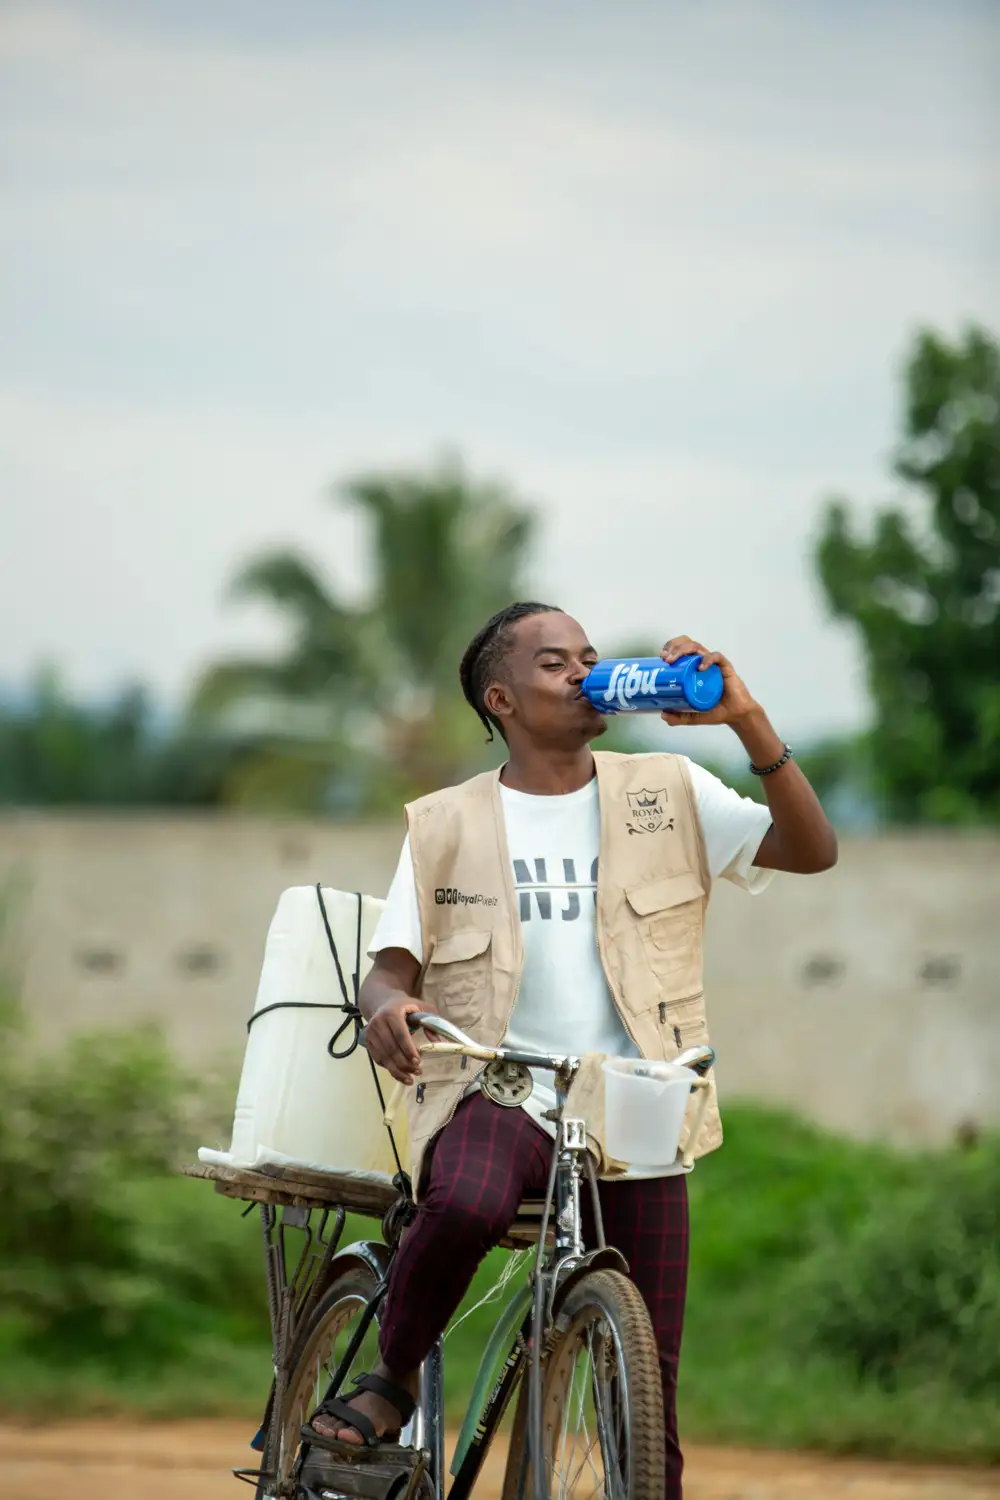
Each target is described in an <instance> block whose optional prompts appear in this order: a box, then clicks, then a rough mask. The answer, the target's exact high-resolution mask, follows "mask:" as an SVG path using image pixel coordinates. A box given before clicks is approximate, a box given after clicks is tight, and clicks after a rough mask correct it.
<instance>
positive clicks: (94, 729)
mask: <svg viewBox="0 0 1000 1500" xmlns="http://www.w3.org/2000/svg"><path fill="white" fill-rule="evenodd" d="M238 755H239V749H238V747H234V746H230V745H227V744H225V743H222V742H220V741H218V740H213V739H209V738H207V737H206V736H203V735H202V736H199V735H197V734H194V733H189V732H186V731H183V730H182V731H178V730H177V729H176V728H170V729H167V728H164V727H163V726H162V725H161V724H160V723H159V722H158V719H157V715H156V712H155V710H154V707H153V705H152V703H151V702H150V700H149V698H148V696H147V694H146V693H145V692H144V691H143V689H142V688H139V687H129V688H125V689H124V690H123V691H121V692H120V693H119V694H118V695H117V696H116V698H115V699H114V700H113V701H112V702H110V703H108V704H107V705H104V706H87V705H84V704H81V703H79V702H77V701H74V699H73V698H72V697H71V696H70V695H69V694H68V693H67V692H66V690H65V688H64V687H63V686H62V684H61V683H60V682H59V679H58V677H57V676H56V674H55V673H54V672H52V671H51V670H44V671H42V672H40V673H39V674H38V676H37V678H36V680H35V682H34V683H33V685H32V687H31V689H30V691H29V693H28V695H27V697H26V698H25V699H24V701H21V702H18V703H14V704H10V705H6V706H0V805H7V806H10V805H13V806H28V807H51V806H98V807H100V806H105V807H137V806H160V805H165V804H166V805H171V804H173V805H186V806H211V805H214V804H216V803H218V802H219V801H220V800H221V798H222V796H223V789H224V787H225V784H226V781H227V779H228V777H229V775H230V773H231V771H232V768H233V763H234V761H235V760H236V759H237V758H238Z"/></svg>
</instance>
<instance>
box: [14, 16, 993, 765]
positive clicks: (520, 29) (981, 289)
mask: <svg viewBox="0 0 1000 1500" xmlns="http://www.w3.org/2000/svg"><path fill="white" fill-rule="evenodd" d="M998 65H1000V9H998V8H997V7H996V6H995V5H990V4H989V3H982V4H980V3H975V4H974V3H971V0H947V3H946V0H940V3H933V4H932V3H925V0H898V3H890V0H881V3H880V0H872V3H868V4H861V3H855V0H839V3H825V0H824V3H820V0H775V3H770V0H759V3H758V0H753V3H751V0H747V3H726V0H720V3H713V4H709V5H702V6H692V5H690V4H681V3H679V0H659V3H657V4H647V3H645V0H618V3H617V4H615V5H608V4H607V3H606V0H600V3H598V0H574V3H573V4H569V3H551V0H548V3H546V0H505V3H504V4H503V5H492V6H487V5H474V4H469V3H468V0H421V3H420V4H419V5H417V4H413V3H412V0H380V3H369V4H367V5H364V6H361V5H357V4H344V3H340V0H282V3H281V4H280V5H275V4H274V3H273V0H266V3H264V0H213V4H212V5H210V6H206V5H204V4H203V3H202V0H169V3H166V0H165V3H158V0H121V3H108V0H90V3H79V4H66V3H62V4H59V3H53V4H50V3H47V0H3V3H2V4H0V330H2V332H0V684H3V685H4V686H5V687H6V689H7V690H8V691H11V690H18V689H19V688H22V687H23V685H24V684H25V683H26V682H27V681H28V679H29V677H30V676H31V674H32V672H33V671H34V670H35V669H36V668H37V667H38V666H39V664H40V663H42V662H50V663H54V664H56V665H57V666H58V667H59V669H60V670H61V672H62V674H63V675H64V677H65V679H66V682H67V684H68V685H69V686H70V687H71V688H72V689H73V690H74V691H76V692H79V693H81V694H86V695H94V696H96V695H101V696H103V695H106V694H108V693H110V692H112V691H113V690H114V689H115V688H116V687H117V686H119V685H121V684H123V683H124V682H125V681H126V680H132V679H136V678H138V679H141V680H143V681H145V682H147V683H149V684H150V686H151V687H152V688H153V689H154V690H155V692H156V693H157V695H158V696H159V697H160V698H161V700H162V701H163V702H164V703H165V704H167V705H178V704H180V703H182V702H183V699H184V694H185V692H186V691H187V689H188V687H189V686H190V683H191V681H192V678H193V675H194V674H195V673H196V672H197V670H198V669H199V667H201V666H203V665H204V664H205V663H207V662H208V661H210V660H212V659H215V658H217V657H219V656H220V655H224V654H226V653H228V652H240V653H246V652H256V651H271V650H274V649H276V648H277V647H278V646H279V645H280V641H281V638H282V636H281V628H280V623H279V622H278V621H276V620H275V619H274V618H273V617H272V616H270V615H269V614H268V613H267V612H266V611H265V610H263V609H262V608H261V607H259V606H256V605H239V606H237V605H235V604H233V603H232V602H231V601H228V600H227V598H226V584H227V581H228V580H229V579H230V578H231V576H232V574H233V573H234V571H235V570H236V568H237V567H238V566H239V564H240V563H241V562H243V561H244V560H246V559H247V558H248V557H250V556H253V555H255V554H257V553H259V552H261V551H263V550H267V549H269V548H273V547H276V546H282V547H285V546H293V547H297V548H300V549H303V550H305V551H307V552H309V553H310V554H311V555H312V556H314V557H315V558H316V559H317V561H318V563H319V565H320V566H321V568H322V569H323V571H324V573H325V574H326V575H327V576H328V577H329V578H330V579H331V581H332V582H333V583H334V584H335V585H336V586H337V587H338V588H339V589H341V590H342V591H343V592H344V593H345V594H346V595H348V596H350V597H361V596H362V595H363V594H364V591H365V588H366V586H367V583H368V580H369V577H370V572H369V567H368V558H367V553H366V549H365V537H364V535H363V533H362V532H361V531H360V530H359V521H358V518H357V516H355V515H354V514H352V513H351V512H350V511H348V510H346V509H345V508H343V507H338V506H337V505H336V504H335V503H333V502H332V501H331V499H330V498H329V495H330V487H331V485H332V484H333V483H334V482H335V481H336V480H337V479H339V478H343V477H345V476H347V475H349V474H352V473H355V472H357V471H358V470H371V469H377V468H379V467H387V468H399V467H408V466H427V465H429V464H430V463H432V462H433V461H434V460H435V458H436V457H437V456H438V455H440V454H441V453H442V452H443V451H445V450H453V451H458V452H459V453H461V455H462V456H463V457H464V459H465V461H466V463H467V464H468V466H469V468H470V470H472V471H473V472H475V473H476V474H479V475H482V476H484V477H491V478H500V479H502V480H505V481H506V482H507V483H509V484H510V485H511V486H512V488H514V489H515V490H516V491H517V493H518V494H519V495H521V496H522V497H523V498H524V499H525V500H527V501H530V502H532V503H533V504H535V505H536V506H537V507H538V510H539V514H540V517H541V530H540V542H539V547H538V550H537V554H536V556H535V557H534V559H533V562H532V573H531V578H530V584H531V588H530V592H531V593H532V594H537V595H541V597H543V598H546V599H552V600H555V601H556V602H558V603H561V604H562V605H563V606H564V607H565V608H566V609H568V610H569V611H570V612H571V613H573V614H575V615H577V616H578V617H579V618H580V619H582V621H583V622H584V624H585V626H586V628H587V630H588V631H589V633H590V636H591V638H592V639H593V640H594V643H595V644H596V645H597V646H598V648H599V649H602V645H605V646H607V647H610V646H611V645H612V644H613V643H614V642H615V641H620V640H622V639H623V638H628V637H629V636H633V637H635V636H641V637H644V638H653V639H656V640H660V639H662V640H666V639H667V637H669V636H671V635H675V634H680V633H687V634H690V635H692V636H694V637H695V638H696V639H699V640H701V641H703V642H704V643H705V644H707V645H708V646H710V647H711V648H713V649H718V650H722V651H724V652H726V653H727V654H728V655H729V656H730V657H731V658H732V659H733V661H734V663H735V665H736V666H737V668H738V669H739V670H740V671H741V673H742V674H743V675H744V676H745V677H746V678H747V680H748V682H749V684H750V686H751V688H752V690H753V691H754V693H755V695H756V696H757V697H758V698H759V699H760V700H761V701H762V702H763V703H764V705H765V707H766V708H768V709H769V711H770V712H771V716H772V718H774V720H775V722H776V724H777V726H778V728H779V730H780V731H781V732H783V733H784V734H785V735H786V736H788V737H793V736H796V735H798V736H808V737H812V736H816V735H820V734H823V733H828V732H839V731H842V730H847V729H852V728H854V727H857V726H859V725H861V724H862V723H864V721H865V716H866V713H867V705H866V697H865V689H864V678H863V665H862V661H861V658H860V655H859V652H858V649H857V644H856V642H855V641H854V639H853V637H852V635H851V632H850V631H849V629H847V628H846V627H844V626H842V625H839V624H835V623H833V622H831V621H830V620H829V619H828V618H827V616H826V613H825V610H824V607H823V602H822V598H821V596H820V594H819V591H818V589H817V585H816V582H815V576H814V572H813V569H812V565H811V561H810V546H811V540H812V538H813V537H814V536H815V531H816V527H817V525H818V520H819V515H820V510H821V506H822V504H823V501H824V499H825V498H826V497H828V496H830V495H834V494H837V495H844V496H846V497H848V498H850V499H851V500H852V501H854V502H856V504H857V507H858V514H859V517H862V518H863V517H864V516H866V515H868V514H870V511H871V508H872V506H873V505H878V504H884V503H886V502H888V501H890V500H893V499H894V498H897V497H898V493H899V491H898V487H897V485H896V482H895V481H894V480H893V479H892V476H891V473H890V467H889V466H890V462H891V452H892V446H893V442H894V440H895V436H896V434H897V431H898V417H899V408H898V403H899V394H900V372H901V369H902V366H903V363H904V360H905V356H906V352H907V349H908V347H909V346H910V343H911V341H912V338H913V336H914V332H915V330H916V329H917V328H918V327H920V326H927V325H929V326H933V327H936V328H937V329H939V330H941V331H942V332H944V333H946V334H949V335H954V334H957V333H958V332H959V331H960V330H961V328H962V326H963V325H964V324H965V323H966V322H967V321H969V320H978V321H981V322H985V323H987V324H988V325H990V326H992V327H993V328H997V327H1000V213H998V208H997V205H998V163H1000V123H998V117H997V106H996V103H995V99H996V78H997V76H998V72H997V69H998ZM991 95H992V97H991Z"/></svg>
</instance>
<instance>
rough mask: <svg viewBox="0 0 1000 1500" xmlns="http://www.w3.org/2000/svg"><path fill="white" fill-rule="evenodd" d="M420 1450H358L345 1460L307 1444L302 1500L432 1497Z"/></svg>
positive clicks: (301, 1474)
mask: <svg viewBox="0 0 1000 1500" xmlns="http://www.w3.org/2000/svg"><path fill="white" fill-rule="evenodd" d="M427 1457H428V1456H427V1454H426V1453H425V1452H424V1451H423V1450H422V1449H419V1448H395V1447H393V1448H383V1449H381V1450H375V1451H372V1450H371V1449H368V1450H367V1451H366V1450H365V1449H363V1448H362V1449H359V1450H358V1456H357V1457H355V1456H354V1455H353V1454H351V1455H350V1456H349V1457H345V1456H343V1455H341V1454H336V1453H331V1452H330V1451H329V1450H328V1449H325V1448H320V1447H318V1446H316V1445H315V1444H310V1446H309V1449H308V1452H306V1453H304V1455H303V1458H302V1465H301V1468H300V1470H299V1476H298V1482H299V1493H300V1495H302V1496H303V1497H305V1500H425V1497H430V1496H431V1495H432V1493H433V1492H432V1489H431V1486H430V1481H429V1478H428V1475H427Z"/></svg>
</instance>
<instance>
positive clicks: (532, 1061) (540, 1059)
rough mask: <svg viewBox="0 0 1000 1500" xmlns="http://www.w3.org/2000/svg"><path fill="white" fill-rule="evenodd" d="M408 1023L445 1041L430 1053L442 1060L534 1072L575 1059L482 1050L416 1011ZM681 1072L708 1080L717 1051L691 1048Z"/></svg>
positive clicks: (681, 1060) (679, 1062)
mask: <svg viewBox="0 0 1000 1500" xmlns="http://www.w3.org/2000/svg"><path fill="white" fill-rule="evenodd" d="M406 1023H407V1025H408V1026H409V1028H410V1030H411V1031H429V1032H431V1033H434V1032H436V1033H437V1034H438V1035H439V1036H441V1037H444V1038H445V1039H446V1040H445V1043H444V1044H443V1045H442V1044H441V1043H437V1042H431V1043H430V1044H429V1047H428V1049H427V1050H429V1051H430V1050H433V1051H434V1053H435V1054H436V1055H438V1056H442V1055H445V1054H446V1053H448V1052H452V1051H453V1052H455V1053H464V1054H465V1055H466V1056H467V1057H472V1058H476V1059H478V1060H479V1061H482V1062H492V1061H493V1060H494V1058H497V1059H499V1060H500V1061H501V1062H519V1063H524V1064H525V1065H526V1066H527V1067H530V1068H551V1069H552V1070H553V1071H557V1070H558V1069H559V1068H563V1067H565V1066H566V1064H567V1062H570V1061H571V1060H572V1059H570V1058H569V1057H566V1056H562V1057H559V1056H555V1055H549V1054H547V1053H533V1052H515V1051H513V1050H511V1049H510V1048H508V1047H503V1046H500V1047H482V1046H480V1044H479V1043H478V1042H474V1041H473V1040H472V1038H471V1037H470V1036H466V1034H465V1032H464V1031H462V1030H461V1029H460V1028H459V1027H458V1026H456V1025H455V1023H454V1022H453V1021H449V1020H447V1019H446V1018H445V1017H444V1016H435V1015H431V1014H429V1013H427V1012H425V1011H413V1012H411V1014H410V1015H408V1016H407V1018H406ZM671 1061H672V1062H674V1063H675V1064H676V1066H677V1067H679V1068H690V1070H691V1071H692V1072H693V1073H697V1074H698V1076H699V1077H700V1078H704V1076H705V1074H706V1073H707V1072H708V1070H709V1068H710V1067H711V1066H712V1064H713V1063H714V1062H715V1049H714V1048H713V1047H709V1046H707V1045H703V1046H700V1047H688V1049H687V1051H685V1052H682V1053H681V1054H680V1056H679V1057H675V1058H672V1059H671Z"/></svg>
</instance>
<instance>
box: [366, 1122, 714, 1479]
mask: <svg viewBox="0 0 1000 1500" xmlns="http://www.w3.org/2000/svg"><path fill="white" fill-rule="evenodd" d="M551 1160H552V1142H551V1140H550V1138H549V1137H548V1136H547V1135H546V1134H545V1132H544V1131H543V1130H542V1129H541V1127H540V1126H539V1125H536V1124H535V1122H534V1120H532V1119H531V1118H530V1116H529V1115H526V1114H525V1113H524V1110H522V1109H502V1108H501V1107H500V1106H499V1105H496V1104H493V1103H491V1101H490V1100H489V1099H487V1098H485V1097H484V1095H482V1094H473V1095H472V1096H471V1097H470V1098H468V1099H464V1100H463V1101H462V1103H461V1104H460V1105H459V1107H458V1109H457V1111H456V1113H455V1116H454V1118H453V1119H452V1121H451V1123H450V1124H449V1125H446V1126H445V1128H444V1130H442V1132H441V1134H440V1135H439V1136H438V1137H437V1140H436V1141H435V1142H434V1145H433V1148H432V1156H431V1161H430V1172H429V1179H428V1182H427V1189H426V1192H425V1194H424V1197H423V1199H422V1200H421V1203H420V1207H419V1209H418V1211H417V1217H416V1219H415V1221H414V1223H413V1225H412V1227H411V1228H410V1229H409V1230H408V1231H407V1232H406V1234H405V1235H404V1236H403V1238H402V1241H401V1242H400V1246H399V1250H398V1251H397V1254H396V1258H395V1261H394V1262H393V1267H392V1273H391V1275H390V1278H389V1290H388V1296H387V1298H386V1305H385V1309H384V1312H383V1318H382V1328H381V1334H380V1344H381V1350H382V1358H383V1360H384V1361H385V1363H386V1365H387V1366H388V1368H389V1369H390V1370H391V1371H392V1372H393V1373H394V1374H396V1375H405V1374H408V1373H410V1372H411V1371H413V1370H416V1369H417V1368H418V1366H419V1365H420V1364H421V1362H422V1361H423V1359H424V1358H425V1357H426V1355H427V1354H428V1352H429V1351H430V1349H431V1346H432V1345H433V1343H434V1341H435V1339H437V1338H438V1337H439V1336H440V1335H441V1334H442V1333H443V1332H444V1329H445V1328H446V1326H447V1324H448V1322H449V1320H450V1318H451V1317H452V1315H453V1313H454V1312H455V1310H456V1308H457V1307H458V1304H459V1303H460V1302H461V1300H462V1298H463V1297H464V1295H465V1293H466V1291H467V1290H468V1287H469V1282H470V1281H471V1280H472V1276H473V1273H474V1272H475V1270H476V1267H477V1266H478V1265H479V1263H480V1261H481V1260H482V1258H483V1256H484V1255H485V1254H486V1252H487V1251H488V1250H490V1249H492V1247H493V1246H494V1245H495V1244H496V1243H497V1241H498V1240H499V1239H501V1238H502V1237H503V1235H504V1234H505V1233H506V1231H507V1230H508V1229H509V1227H510V1225H511V1223H512V1221H513V1219H514V1216H515V1214H516V1213H517V1209H518V1205H519V1204H520V1202H521V1200H522V1199H523V1198H532V1197H536V1198H540V1197H543V1196H544V1194H545V1188H546V1185H547V1182H548V1173H549V1166H550V1164H551ZM599 1190H600V1199H601V1213H602V1216H603V1218H604V1232H605V1235H606V1237H607V1241H608V1244H609V1245H614V1247H615V1248H616V1249H618V1250H620V1251H621V1253H622V1254H623V1255H624V1257H625V1259H626V1260H627V1261H628V1263H629V1270H630V1274H631V1277H632V1280H633V1281H634V1282H635V1284H636V1286H637V1287H638V1288H639V1290H640V1291H641V1292H642V1295H643V1297H644V1298H645V1301H646V1306H647V1307H648V1308H649V1315H650V1318H651V1319H652V1323H653V1328H654V1331H655V1333H656V1341H657V1344H658V1346H659V1351H660V1370H661V1373H662V1377H663V1409H664V1416H665V1418H666V1434H667V1483H666V1500H681V1494H682V1490H681V1470H682V1468H683V1458H682V1456H681V1450H680V1445H679V1443H678V1440H677V1363H678V1359H679V1356H680V1348H681V1332H682V1329H683V1326H684V1294H685V1290H686V1286H687V1264H688V1202H687V1179H686V1178H685V1177H657V1178H653V1179H651V1180H650V1181H648V1182H602V1183H601V1184H600V1185H599ZM584 1204H585V1213H584V1233H585V1237H586V1240H587V1243H588V1244H589V1245H593V1243H594V1235H593V1223H592V1216H591V1214H590V1205H589V1203H588V1202H587V1198H586V1196H585V1197H584Z"/></svg>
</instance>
